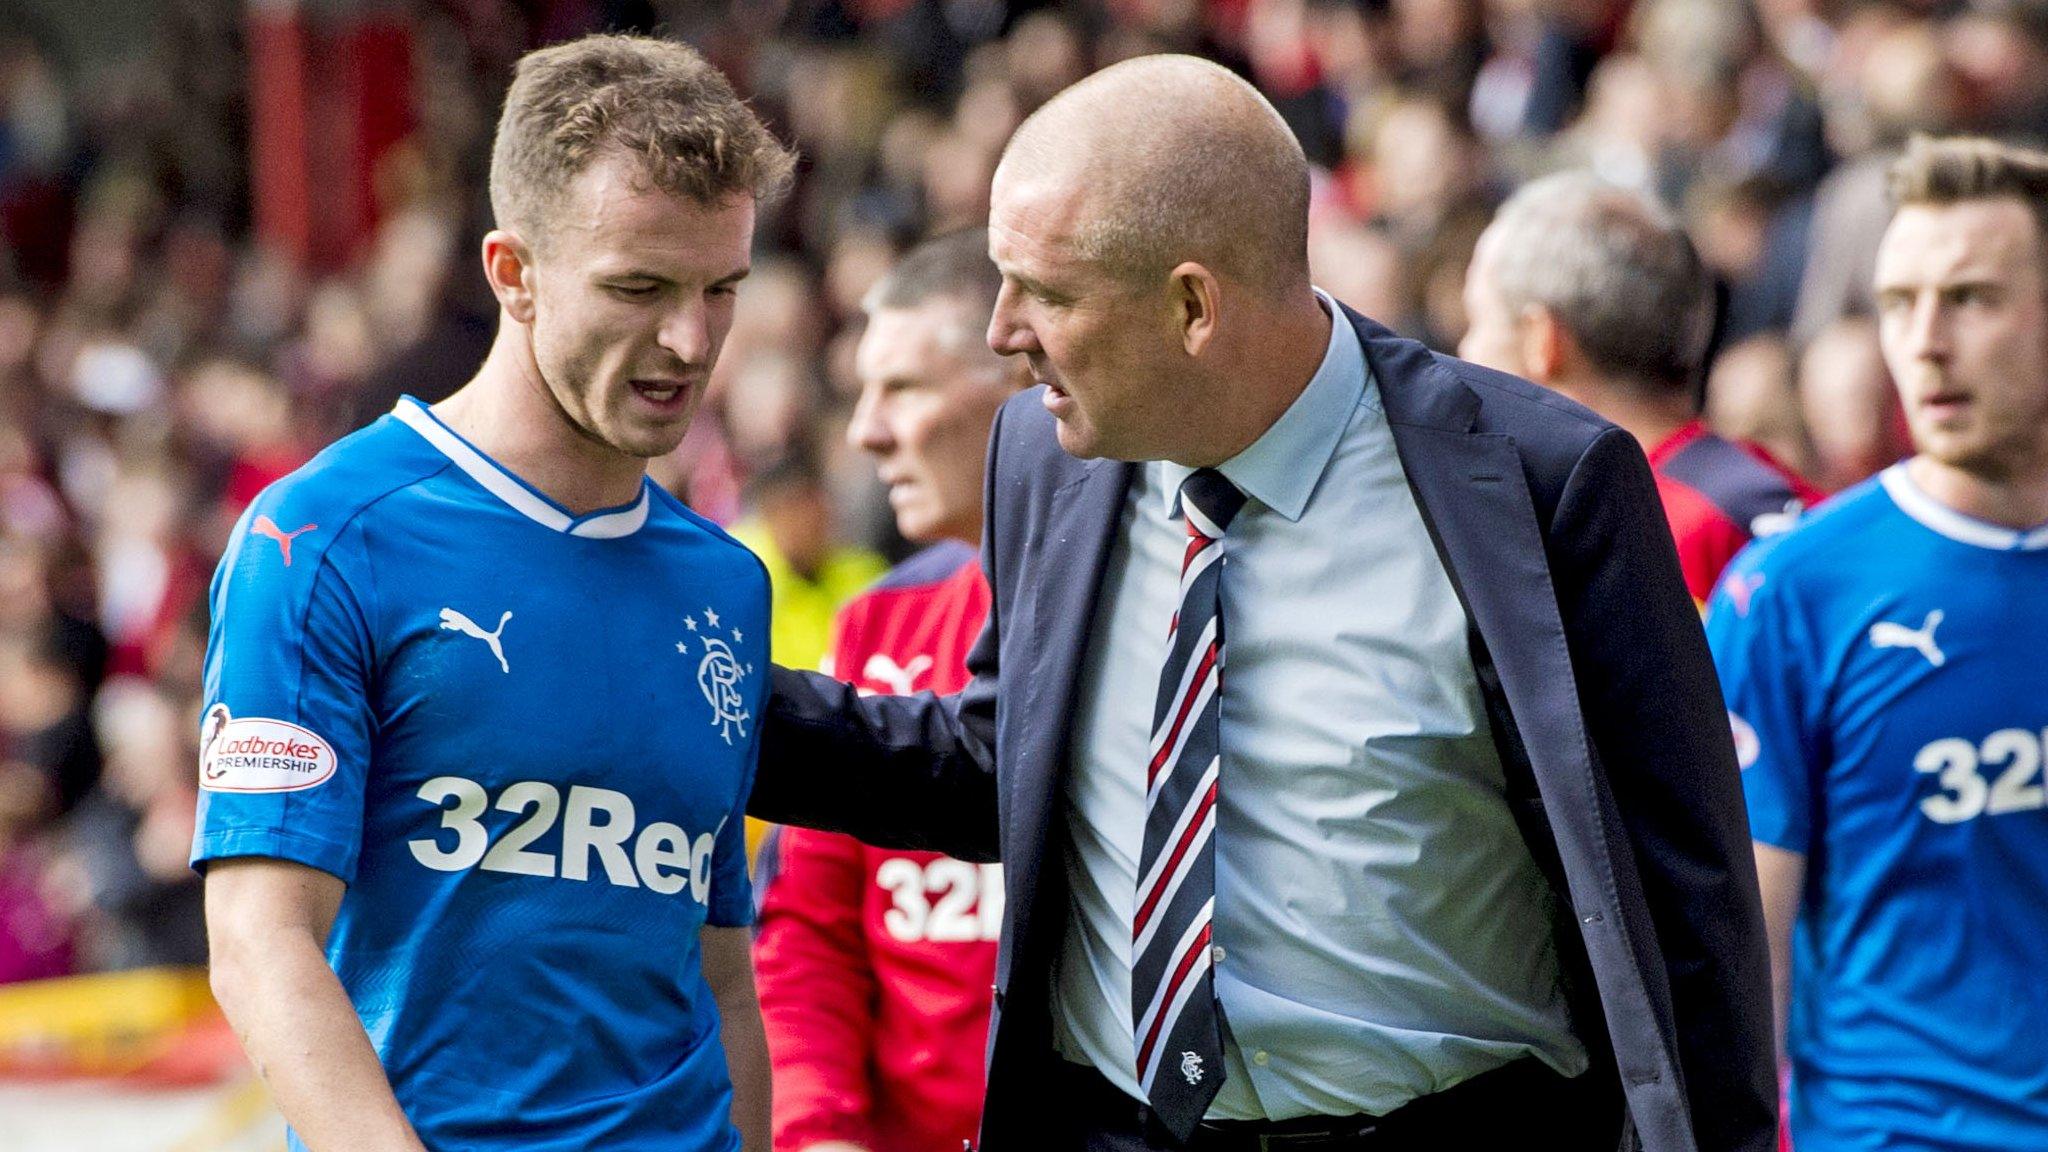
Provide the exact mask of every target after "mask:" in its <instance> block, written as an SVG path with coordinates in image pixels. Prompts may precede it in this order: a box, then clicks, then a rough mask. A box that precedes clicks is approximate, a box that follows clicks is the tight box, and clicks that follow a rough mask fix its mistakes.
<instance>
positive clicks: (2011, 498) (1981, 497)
mask: <svg viewBox="0 0 2048 1152" xmlns="http://www.w3.org/2000/svg"><path fill="white" fill-rule="evenodd" d="M1906 469H1907V472H1908V474H1909V475H1911V476H1912V477H1913V483H1915V484H1917V485H1918V486H1919V487H1920V490H1921V491H1922V492H1925V493H1927V494H1928V495H1929V496H1932V497H1934V498H1935V499H1936V500H1938V501H1940V502H1941V503H1943V504H1946V505H1947V506H1949V507H1950V508H1953V509H1955V510H1956V511H1958V512H1961V513H1962V514H1963V515H1965V516H1968V517H1971V518H1973V519H1976V520H1983V521H1986V522H1988V523H1992V524H1998V525H2002V526H2004V527H2007V528H2018V529H2023V530H2024V529H2033V528H2039V527H2041V526H2043V525H2048V459H2042V460H2036V461H2033V462H2031V464H2030V465H2029V466H2026V467H2015V468H2014V469H2012V470H2011V471H2010V472H2008V473H2005V474H2002V475H1996V476H1990V475H1985V474H1984V473H1982V472H1974V471H1968V470H1965V469H1963V468H1959V467H1957V466H1955V465H1953V464H1944V463H1942V462H1941V461H1939V460H1936V459H1934V458H1933V457H1932V456H1928V455H1925V454H1924V453H1923V454H1922V455H1919V456H1915V457H1913V458H1912V459H1911V460H1910V461H1908V462H1907V464H1906Z"/></svg>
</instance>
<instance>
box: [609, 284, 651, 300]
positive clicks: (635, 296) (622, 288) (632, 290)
mask: <svg viewBox="0 0 2048 1152" xmlns="http://www.w3.org/2000/svg"><path fill="white" fill-rule="evenodd" d="M611 290H612V293H613V294H614V295H616V296H619V297H622V298H624V299H627V300H645V299H647V298H648V297H650V296H652V295H654V294H655V293H656V292H658V291H660V289H659V288H658V287H657V286H656V285H653V284H613V285H612V286H611Z"/></svg>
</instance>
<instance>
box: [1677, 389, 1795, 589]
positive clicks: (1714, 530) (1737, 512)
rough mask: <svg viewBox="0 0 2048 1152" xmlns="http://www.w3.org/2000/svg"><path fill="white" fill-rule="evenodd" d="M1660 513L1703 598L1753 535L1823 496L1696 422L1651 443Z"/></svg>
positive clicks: (1755, 451)
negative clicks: (1667, 524)
mask: <svg viewBox="0 0 2048 1152" xmlns="http://www.w3.org/2000/svg"><path fill="white" fill-rule="evenodd" d="M1649 455H1650V468H1651V470H1652V471H1653V472H1655V473H1656V474H1657V493H1658V495H1660V496H1662V497H1663V500H1664V518H1665V519H1666V520H1669V521H1670V522H1671V536H1672V539H1673V541H1674V542H1676V543H1677V545H1678V566H1679V569H1680V570H1681V571H1683V572H1684V573H1685V586H1686V589H1687V590H1688V591H1690V592H1691V593H1692V598H1693V603H1695V604H1705V603H1706V602H1707V596H1708V594H1710V593H1711V592H1713V590H1714V583H1715V581H1717V580H1719V579H1720V578H1721V570H1722V569H1723V568H1726V567H1727V566H1728V561H1730V560H1733V559H1734V558H1735V554H1736V553H1737V552H1740V551H1742V548H1743V545H1745V544H1748V543H1749V542H1750V541H1751V540H1752V539H1754V538H1756V537H1758V536H1769V535H1771V534H1773V533H1775V532H1781V531H1783V530H1784V529H1786V528H1788V527H1790V526H1791V524H1792V521H1793V520H1795V519H1797V518H1798V516H1799V514H1800V513H1801V512H1803V511H1805V510H1806V509H1808V508H1811V507H1813V506H1814V505H1815V504H1818V503H1820V501H1821V500H1822V498H1823V496H1822V493H1821V491H1820V490H1819V489H1817V488H1815V487H1814V486H1813V485H1811V484H1808V483H1807V482H1806V481H1805V480H1802V479H1800V478H1799V476H1798V475H1797V474H1796V473H1794V472H1793V471H1792V470H1791V469H1789V468H1787V467H1785V466H1784V465H1783V464H1780V463H1778V462H1777V461H1776V460H1774V459H1772V458H1771V454H1770V453H1768V452H1766V451H1764V450H1763V449H1762V448H1759V447H1757V446H1756V445H1754V444H1746V443H1739V442H1737V441H1733V440H1727V439H1723V438H1722V437H1720V436H1717V435H1715V434H1714V433H1712V432H1710V431H1708V430H1707V426H1706V425H1705V424H1704V423H1701V422H1700V421H1698V420H1693V421H1691V422H1689V423H1687V424H1686V425H1685V426H1684V427H1682V428H1680V429H1679V430H1678V431H1676V432H1673V433H1672V434H1671V435H1669V436H1667V437H1665V438H1664V442H1663V443H1661V444H1658V445H1656V446H1654V447H1652V448H1651V449H1650V452H1649Z"/></svg>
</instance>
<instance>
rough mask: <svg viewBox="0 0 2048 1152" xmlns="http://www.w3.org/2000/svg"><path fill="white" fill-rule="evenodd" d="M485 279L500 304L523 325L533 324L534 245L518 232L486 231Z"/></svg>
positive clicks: (507, 313)
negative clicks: (528, 242)
mask: <svg viewBox="0 0 2048 1152" xmlns="http://www.w3.org/2000/svg"><path fill="white" fill-rule="evenodd" d="M483 256H484V279H486V280H488V281H490V283H491V294H492V295H493V296H496V297H497V298H498V307H500V308H503V309H504V310H505V314H506V315H508V316H510V317H512V319H514V320H516V321H518V322H519V323H521V324H531V323H533V248H532V247H531V246H530V245H528V244H527V242H526V241H524V240H521V239H520V238H519V237H518V235H516V234H515V233H511V232H507V231H505V230H504V229H503V228H493V229H491V230H490V231H489V232H486V233H484V252H483Z"/></svg>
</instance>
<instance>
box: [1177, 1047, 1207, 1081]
mask: <svg viewBox="0 0 2048 1152" xmlns="http://www.w3.org/2000/svg"><path fill="white" fill-rule="evenodd" d="M1180 1074H1181V1075H1183V1076H1185V1077H1187V1078H1188V1083H1190V1084H1200V1083H1201V1082H1202V1057H1201V1055H1200V1054H1199V1053H1196V1052H1183V1053H1181V1054H1180Z"/></svg>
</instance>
